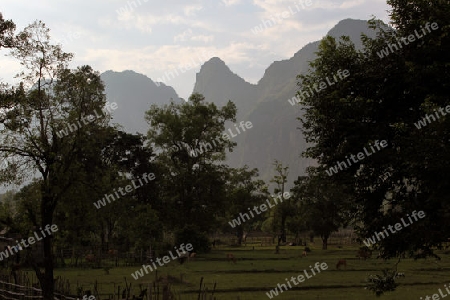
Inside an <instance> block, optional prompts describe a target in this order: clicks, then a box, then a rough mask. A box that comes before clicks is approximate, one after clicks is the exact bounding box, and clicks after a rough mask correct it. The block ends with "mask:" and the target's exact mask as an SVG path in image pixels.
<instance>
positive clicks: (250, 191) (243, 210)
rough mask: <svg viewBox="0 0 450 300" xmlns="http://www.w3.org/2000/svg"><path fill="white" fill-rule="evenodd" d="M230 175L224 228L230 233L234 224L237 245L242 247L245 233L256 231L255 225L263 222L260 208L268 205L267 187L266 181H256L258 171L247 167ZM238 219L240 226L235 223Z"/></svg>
mask: <svg viewBox="0 0 450 300" xmlns="http://www.w3.org/2000/svg"><path fill="white" fill-rule="evenodd" d="M228 173H229V176H228V183H227V186H228V188H227V193H226V195H227V200H228V202H227V203H226V205H225V207H224V209H222V212H224V213H225V214H224V215H225V218H224V222H223V224H224V225H223V226H224V227H225V228H224V231H230V225H231V224H233V225H231V229H232V230H235V232H236V236H237V239H238V242H237V243H238V245H241V244H242V241H243V239H244V235H245V232H249V231H250V230H252V229H254V227H255V225H256V224H258V222H259V221H261V220H262V217H263V215H264V212H263V211H261V210H259V208H260V205H261V204H264V205H266V204H265V199H266V198H267V187H265V184H264V181H262V180H256V179H254V178H255V177H257V176H258V170H257V169H252V170H248V167H247V166H245V167H244V168H240V169H230V170H229V172H228ZM266 206H267V205H266ZM255 207H256V209H255ZM266 209H267V208H266ZM258 212H259V213H258ZM244 214H245V215H244ZM244 217H245V218H244ZM238 218H240V219H239V220H240V222H239V223H240V224H237V223H233V220H235V219H238Z"/></svg>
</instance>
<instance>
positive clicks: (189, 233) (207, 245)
mask: <svg viewBox="0 0 450 300" xmlns="http://www.w3.org/2000/svg"><path fill="white" fill-rule="evenodd" d="M183 243H184V245H186V244H188V243H190V244H192V246H193V247H194V252H196V253H208V252H210V251H211V242H210V241H209V239H208V236H207V235H206V234H205V233H204V232H202V231H200V230H199V229H198V228H197V227H195V226H190V225H187V226H185V227H184V228H182V229H180V230H178V231H177V232H176V233H175V245H176V247H179V246H180V245H181V244H183Z"/></svg>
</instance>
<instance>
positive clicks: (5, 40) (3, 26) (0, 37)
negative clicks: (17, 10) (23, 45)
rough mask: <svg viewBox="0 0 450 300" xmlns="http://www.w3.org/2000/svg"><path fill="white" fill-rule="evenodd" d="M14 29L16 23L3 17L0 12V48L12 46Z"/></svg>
mask: <svg viewBox="0 0 450 300" xmlns="http://www.w3.org/2000/svg"><path fill="white" fill-rule="evenodd" d="M15 31H16V24H14V22H13V21H11V20H5V19H3V15H2V13H0V49H2V48H12V47H13V45H14V32H15Z"/></svg>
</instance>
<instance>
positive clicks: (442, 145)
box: [298, 1, 450, 257]
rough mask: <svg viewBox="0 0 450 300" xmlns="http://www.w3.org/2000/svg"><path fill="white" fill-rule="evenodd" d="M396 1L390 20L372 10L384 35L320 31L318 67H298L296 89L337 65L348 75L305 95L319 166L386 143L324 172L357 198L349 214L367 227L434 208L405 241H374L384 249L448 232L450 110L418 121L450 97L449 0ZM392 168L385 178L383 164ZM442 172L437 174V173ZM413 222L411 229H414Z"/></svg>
mask: <svg viewBox="0 0 450 300" xmlns="http://www.w3.org/2000/svg"><path fill="white" fill-rule="evenodd" d="M388 3H390V4H391V5H392V6H393V8H392V12H391V17H392V20H393V22H392V25H393V26H394V27H395V30H393V29H392V28H388V27H387V26H386V25H385V24H383V23H382V22H380V21H376V20H372V21H371V24H372V26H373V28H374V29H376V30H377V32H378V34H377V38H375V39H370V38H368V37H363V39H362V41H363V45H364V49H363V50H361V51H360V50H358V49H356V48H355V46H354V45H353V44H352V43H351V42H350V41H349V39H348V38H341V39H340V40H339V41H336V40H335V39H334V38H332V37H326V38H324V39H323V40H322V42H321V44H320V47H319V51H318V53H317V55H318V58H317V60H315V61H314V62H313V63H312V64H311V67H312V70H311V73H310V74H308V75H305V76H299V79H300V80H301V84H302V88H301V90H300V91H299V93H298V94H299V95H300V94H301V93H302V92H304V91H308V90H309V88H311V87H313V86H314V84H317V83H319V82H320V81H323V80H324V78H326V77H327V76H330V75H332V74H333V73H335V72H336V71H337V70H339V69H341V70H344V69H348V70H349V72H350V76H349V77H348V78H347V79H345V80H343V81H340V82H338V83H336V84H335V85H332V86H329V87H327V88H326V89H325V90H323V91H321V92H319V93H315V94H313V95H312V96H311V97H306V98H303V99H302V101H301V104H302V105H303V106H304V111H305V114H304V116H303V117H301V118H300V120H301V123H302V125H303V129H302V130H303V132H304V134H305V136H306V138H307V141H308V142H311V143H312V146H311V147H309V148H308V149H307V150H306V151H305V153H304V155H305V156H307V157H310V158H313V159H315V160H317V162H318V166H317V167H316V168H313V169H315V172H316V173H318V174H322V173H324V171H325V170H327V169H328V168H330V167H331V166H334V165H335V164H336V163H337V162H339V161H340V162H342V161H346V159H347V158H348V157H349V155H350V154H357V153H358V152H362V151H363V149H364V148H365V147H367V149H369V148H368V146H369V144H372V145H373V143H374V142H375V141H377V140H378V141H381V140H386V141H387V143H388V147H387V148H385V149H383V150H381V151H379V152H377V153H374V154H372V155H371V156H370V157H366V158H364V160H362V161H359V162H358V163H354V164H352V165H351V166H350V167H348V168H345V169H344V170H340V171H339V174H335V175H333V176H330V178H328V179H327V181H328V182H330V183H331V184H332V185H333V186H334V188H333V189H335V191H336V193H335V194H341V192H338V191H339V190H341V191H343V193H342V194H345V195H346V196H347V198H348V201H349V202H350V203H351V204H352V205H349V210H348V212H347V213H346V215H347V216H346V220H347V221H348V222H353V223H355V224H356V223H358V224H361V226H359V228H358V231H359V233H360V235H361V236H364V237H367V236H370V235H371V234H372V233H373V232H375V231H376V232H379V231H380V230H381V228H382V227H383V226H388V225H393V224H395V223H397V222H399V220H400V218H401V217H403V216H404V215H406V213H409V212H411V211H413V210H423V211H425V213H426V215H427V217H426V218H424V219H423V220H421V221H420V223H418V224H414V225H413V226H410V227H408V228H405V229H403V230H402V232H401V234H402V243H398V238H396V237H389V238H386V239H384V240H383V241H380V242H379V243H377V245H376V246H377V247H379V248H380V249H383V250H384V251H383V252H384V253H385V255H386V257H395V256H397V255H398V254H399V253H404V252H411V251H414V250H417V249H423V250H424V251H425V252H426V253H429V252H428V251H427V250H429V249H431V248H432V247H433V246H439V245H440V244H441V243H442V242H443V241H445V240H446V238H447V236H446V235H445V234H444V233H445V232H446V231H448V229H449V223H448V222H447V220H448V218H449V216H450V214H449V212H448V209H446V207H447V204H446V203H447V202H448V200H449V198H448V197H449V196H448V195H450V182H449V178H450V174H449V172H450V168H449V166H448V164H447V163H445V162H447V161H449V160H450V156H449V152H448V141H449V140H450V130H449V128H450V126H449V125H450V118H448V116H447V117H441V118H440V120H437V121H436V122H432V123H431V124H429V125H427V126H426V127H425V128H421V129H418V128H416V126H415V125H414V124H415V123H417V122H418V121H419V120H420V119H422V118H423V117H425V115H426V114H431V113H434V110H435V109H438V108H445V107H446V106H447V105H449V104H450V102H449V99H448V94H449V92H450V87H449V85H448V84H447V82H449V80H450V77H449V76H450V75H449V73H448V70H447V69H448V65H449V63H450V52H449V49H450V34H449V33H450V26H448V15H449V14H450V4H449V3H448V2H446V1H438V2H437V3H433V4H430V3H429V2H428V1H388ZM427 22H430V23H431V22H436V23H437V24H438V25H439V30H436V31H432V32H431V33H428V34H427V35H425V36H423V37H422V38H421V39H419V40H417V41H416V42H414V43H410V44H409V45H408V46H404V47H403V48H401V49H399V50H398V51H396V50H395V51H393V52H392V53H390V54H389V55H388V56H386V57H384V58H382V59H380V57H379V56H378V55H377V53H378V52H379V51H381V50H382V49H385V48H386V47H388V45H389V44H395V43H398V39H399V38H401V37H407V36H408V35H410V34H412V33H414V31H415V30H420V26H424V25H425V24H426V23H427ZM386 173H389V174H391V176H389V178H387V179H385V178H384V177H383V176H384V174H386ZM436 174H439V176H437V175H436ZM412 227H414V230H413V229H412Z"/></svg>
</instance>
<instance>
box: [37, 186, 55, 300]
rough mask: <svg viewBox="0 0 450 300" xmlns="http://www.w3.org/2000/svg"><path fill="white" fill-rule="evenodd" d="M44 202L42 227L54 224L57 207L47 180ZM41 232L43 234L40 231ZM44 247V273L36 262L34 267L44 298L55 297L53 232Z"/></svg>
mask: <svg viewBox="0 0 450 300" xmlns="http://www.w3.org/2000/svg"><path fill="white" fill-rule="evenodd" d="M42 184H43V186H42V188H41V190H42V202H41V218H42V223H41V224H42V228H44V227H45V225H47V224H48V225H50V226H51V225H52V223H53V212H54V209H55V202H56V201H55V199H54V198H53V197H52V196H51V194H50V193H51V192H50V191H49V190H48V188H47V182H46V181H45V180H44V182H43V183H42ZM39 234H41V233H40V232H39ZM42 243H43V248H44V270H45V271H44V273H42V272H41V270H40V266H38V265H37V264H35V266H33V269H34V270H35V272H36V276H37V278H38V279H39V283H40V284H41V288H42V296H43V299H44V300H53V299H54V297H53V296H54V282H53V268H54V266H53V253H52V250H53V249H52V248H53V247H52V245H53V234H52V235H48V234H46V237H45V238H43V240H42Z"/></svg>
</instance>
